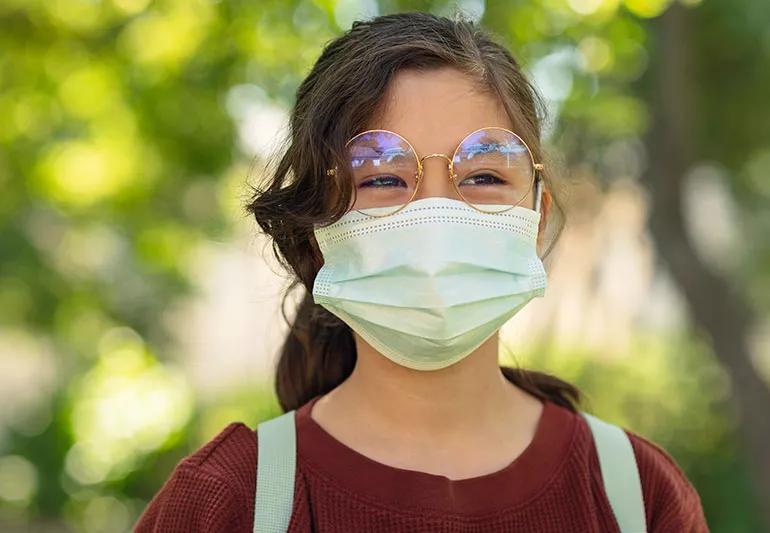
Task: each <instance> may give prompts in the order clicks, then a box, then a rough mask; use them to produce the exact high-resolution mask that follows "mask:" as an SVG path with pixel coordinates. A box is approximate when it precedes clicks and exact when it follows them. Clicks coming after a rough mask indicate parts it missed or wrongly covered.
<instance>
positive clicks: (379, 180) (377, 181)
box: [358, 175, 406, 189]
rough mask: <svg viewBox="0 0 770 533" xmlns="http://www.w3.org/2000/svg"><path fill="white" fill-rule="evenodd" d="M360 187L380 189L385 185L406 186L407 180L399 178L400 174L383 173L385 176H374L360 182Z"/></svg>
mask: <svg viewBox="0 0 770 533" xmlns="http://www.w3.org/2000/svg"><path fill="white" fill-rule="evenodd" d="M358 186H359V187H361V188H363V187H368V188H375V189H380V188H384V187H404V188H406V182H404V180H402V179H401V178H399V177H398V176H392V175H390V176H389V175H383V176H374V177H372V178H366V179H365V180H363V181H362V182H361V183H359V184H358Z"/></svg>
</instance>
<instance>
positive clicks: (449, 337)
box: [312, 197, 546, 370]
mask: <svg viewBox="0 0 770 533" xmlns="http://www.w3.org/2000/svg"><path fill="white" fill-rule="evenodd" d="M380 210H381V209H380V208H370V209H365V210H360V211H363V213H362V212H360V211H350V212H348V213H346V214H345V215H344V216H343V217H341V218H340V219H338V220H337V221H335V222H334V223H332V224H330V225H328V226H324V227H316V228H315V237H316V240H317V242H318V245H319V248H320V250H321V253H322V254H323V258H324V265H323V267H322V268H321V269H320V270H319V272H318V274H317V276H316V279H315V282H314V284H313V291H312V293H313V299H314V301H315V303H317V304H320V305H321V306H323V307H324V308H326V309H327V310H329V311H330V312H331V313H333V314H334V315H336V316H337V317H339V318H340V319H341V320H342V321H344V322H345V323H347V324H348V325H349V326H350V327H351V328H352V329H353V331H355V332H356V333H358V334H359V335H360V336H361V337H362V338H363V339H364V340H365V341H366V342H368V343H369V344H370V345H371V346H372V347H373V348H374V349H376V350H377V351H378V352H380V353H381V354H382V355H384V356H385V357H387V358H388V359H390V360H391V361H393V362H395V363H398V364H400V365H403V366H405V367H408V368H412V369H415V370H437V369H440V368H445V367H447V366H450V365H452V364H454V363H456V362H458V361H460V360H461V359H463V358H464V357H466V356H467V355H469V354H470V353H471V352H473V351H474V350H475V349H476V348H478V347H479V346H480V345H481V344H483V343H484V342H485V341H486V340H487V339H489V338H490V337H491V336H492V335H493V334H494V333H495V332H496V331H497V330H498V329H499V328H500V327H501V326H502V325H503V324H504V323H505V322H506V321H507V320H508V319H509V318H511V317H512V316H513V315H515V314H516V313H517V312H518V311H519V310H521V309H522V308H523V307H524V306H525V305H526V304H527V303H528V302H529V301H530V300H532V298H534V297H537V296H542V295H543V294H544V292H545V286H546V272H545V268H544V266H543V263H542V261H541V260H540V258H539V257H538V255H537V233H538V224H539V222H540V216H541V215H540V213H539V212H536V211H533V210H531V209H528V208H525V207H522V206H516V207H513V208H512V209H509V210H507V211H504V212H502V213H483V212H480V211H478V210H476V209H474V208H473V207H472V206H470V205H468V204H467V203H465V202H463V201H460V200H454V199H451V198H443V197H429V198H424V199H420V200H415V201H413V202H411V203H410V204H409V205H407V206H406V207H405V208H404V209H402V210H401V211H399V212H397V213H395V214H392V215H390V216H385V217H371V216H368V214H375V215H376V214H378V212H379V211H380ZM367 213H368V214H367Z"/></svg>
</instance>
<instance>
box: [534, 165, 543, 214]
mask: <svg viewBox="0 0 770 533" xmlns="http://www.w3.org/2000/svg"><path fill="white" fill-rule="evenodd" d="M542 197H543V179H542V178H541V177H540V172H538V173H537V176H536V177H535V213H539V212H540V202H541V200H542Z"/></svg>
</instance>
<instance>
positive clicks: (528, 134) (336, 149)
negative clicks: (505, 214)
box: [246, 12, 581, 411]
mask: <svg viewBox="0 0 770 533" xmlns="http://www.w3.org/2000/svg"><path fill="white" fill-rule="evenodd" d="M447 66H448V67H453V68H456V69H458V70H460V71H462V72H464V73H466V74H468V75H469V76H471V77H473V78H474V79H475V80H477V82H478V83H479V87H480V88H482V89H483V90H487V91H490V92H491V94H494V95H496V96H497V97H499V98H500V100H501V101H502V103H503V105H504V108H505V110H506V112H507V113H508V115H509V117H510V119H511V120H512V122H513V124H514V125H515V127H516V131H517V133H518V134H519V135H520V136H521V137H522V138H523V139H524V141H525V142H526V143H527V144H528V145H529V147H530V149H531V150H532V152H533V154H534V156H535V158H536V159H537V160H543V158H544V154H543V153H542V152H543V150H542V147H541V143H540V120H539V118H538V117H539V116H538V113H542V115H543V116H544V115H545V106H544V105H543V102H542V101H541V100H540V98H539V96H538V95H537V92H536V91H535V89H534V87H532V85H531V84H530V83H529V82H528V81H527V79H526V77H525V76H524V74H523V73H522V72H521V70H520V67H519V65H518V63H517V61H516V60H515V59H514V58H513V57H512V56H511V54H510V53H509V52H508V50H507V49H506V48H505V47H504V46H502V45H501V44H498V43H497V42H495V41H494V40H493V39H492V37H491V36H490V35H489V34H487V33H486V32H485V31H483V30H481V29H480V28H479V27H478V26H477V25H475V24H474V23H473V22H472V21H469V20H465V19H463V18H462V17H455V19H454V20H453V19H449V18H446V17H440V16H435V15H432V14H428V13H421V12H410V13H398V14H392V15H383V16H378V17H375V18H372V19H370V20H366V21H356V22H354V23H353V24H352V26H351V28H350V30H348V31H347V32H346V33H344V34H343V35H341V36H339V37H337V38H335V39H333V40H332V41H330V42H329V43H328V44H327V45H326V46H325V47H324V49H323V51H322V53H321V55H320V57H319V58H318V60H317V61H316V63H315V65H313V68H312V69H311V71H310V73H309V74H308V75H307V77H306V78H305V79H304V81H303V82H302V83H301V85H300V86H299V89H298V90H297V95H296V102H295V105H294V108H293V110H292V113H291V117H290V124H289V125H290V135H289V138H288V139H287V140H286V144H285V145H284V146H283V147H282V148H281V151H280V157H279V159H278V160H277V164H276V165H275V168H274V170H273V171H271V172H270V174H269V177H270V179H269V181H268V182H267V183H266V184H265V186H264V187H262V188H257V187H252V190H251V197H250V198H249V201H248V204H247V205H246V211H247V212H248V213H250V214H252V215H253V216H254V217H255V218H256V221H257V223H258V224H259V226H260V228H261V229H262V231H264V232H265V233H266V234H267V235H269V236H270V237H271V238H272V246H273V252H274V254H275V256H276V257H277V258H278V260H279V262H280V263H281V264H282V265H283V266H284V267H286V268H287V269H288V270H289V271H290V272H291V273H292V283H291V285H290V287H289V290H291V289H293V288H295V287H297V286H298V285H302V286H304V288H305V294H304V297H303V299H302V301H301V303H300V304H299V308H298V309H297V312H296V315H295V316H294V319H293V320H291V319H289V318H288V317H287V315H286V312H285V307H286V306H285V304H286V301H287V296H288V295H289V291H287V293H286V294H285V295H284V305H283V306H282V310H283V316H284V319H286V321H287V322H288V323H289V325H290V328H291V329H290V332H289V334H288V336H287V338H286V341H285V342H284V345H283V347H282V349H281V354H280V359H279V361H278V366H277V371H276V381H275V385H276V393H277V395H278V400H279V403H280V405H281V407H282V408H283V409H284V410H287V411H288V410H290V409H295V408H297V407H299V406H300V405H302V404H303V403H305V402H306V401H308V400H309V399H311V398H313V397H314V396H316V395H319V394H324V393H326V392H328V391H330V390H332V389H333V388H335V387H336V386H337V385H339V384H340V383H341V382H342V381H344V380H345V379H346V378H347V377H348V376H349V375H350V373H351V372H352V371H353V367H354V366H355V361H356V347H355V342H354V338H353V333H352V330H351V329H350V327H349V326H348V325H347V324H345V323H344V322H342V321H341V320H339V319H338V318H337V317H335V316H334V315H332V314H331V313H330V312H328V311H327V310H325V309H324V308H322V307H321V306H319V305H317V304H315V303H314V302H313V298H312V288H313V282H314V280H315V276H316V273H317V272H318V270H319V269H320V267H321V265H322V264H323V259H322V257H321V254H320V251H319V250H318V246H317V244H316V242H315V239H314V236H313V227H314V225H315V224H319V223H323V224H326V223H330V222H333V221H334V220H336V219H337V218H339V217H340V216H342V215H343V214H344V213H345V212H346V211H347V210H348V206H349V200H350V198H351V196H350V195H351V194H352V190H351V189H352V187H351V183H350V179H349V177H348V176H347V175H346V174H345V172H338V175H337V176H327V175H326V173H325V171H326V169H327V168H330V167H332V166H334V165H338V166H339V168H340V169H344V168H346V165H345V164H344V161H345V157H346V150H345V143H346V142H347V140H348V139H349V138H350V137H351V136H352V135H353V134H354V133H356V132H358V131H362V130H363V129H366V126H367V124H369V123H370V122H371V120H372V119H373V117H375V116H376V114H377V112H378V110H379V109H380V105H381V100H383V98H382V97H383V95H384V93H385V91H386V88H387V86H388V83H389V81H390V80H391V79H392V77H393V75H394V74H395V73H396V72H397V71H398V70H400V69H405V68H411V69H421V70H429V69H431V68H439V67H447ZM543 179H544V183H545V191H544V195H543V200H544V208H543V209H544V211H543V214H544V215H546V209H547V214H548V216H547V217H546V216H544V217H543V221H542V222H541V230H544V225H545V224H546V222H547V226H549V227H551V228H554V227H555V231H554V232H553V234H554V237H553V239H552V240H551V245H550V246H549V247H548V249H547V250H546V252H545V254H544V256H547V255H548V253H549V252H550V250H551V248H552V245H553V243H555V241H556V239H557V238H558V235H559V234H560V232H561V228H562V227H563V216H561V217H560V218H558V219H557V217H556V216H554V215H555V214H558V215H563V211H562V209H561V208H560V205H559V203H558V201H557V199H556V197H554V195H553V192H554V187H553V183H552V172H550V171H549V165H548V164H547V163H546V165H545V171H544V172H543ZM541 233H542V231H541ZM501 372H502V373H503V374H504V375H505V377H506V378H507V379H508V380H509V381H511V382H512V383H514V384H515V385H517V386H519V387H520V388H522V389H524V390H526V391H527V392H529V393H530V394H533V395H535V396H537V397H538V398H540V399H543V400H545V399H548V400H551V401H553V402H555V403H557V404H559V405H562V406H564V407H566V408H568V409H570V410H572V411H575V410H576V406H577V405H578V404H579V403H580V399H581V394H580V391H579V390H578V389H577V388H576V387H575V386H574V385H571V384H570V383H567V382H565V381H563V380H561V379H559V378H557V377H555V376H551V375H548V374H545V373H542V372H536V371H532V370H525V369H522V368H510V367H502V368H501Z"/></svg>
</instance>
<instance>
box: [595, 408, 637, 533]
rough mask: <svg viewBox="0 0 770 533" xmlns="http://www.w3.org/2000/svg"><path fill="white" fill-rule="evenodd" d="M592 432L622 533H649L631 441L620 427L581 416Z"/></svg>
mask: <svg viewBox="0 0 770 533" xmlns="http://www.w3.org/2000/svg"><path fill="white" fill-rule="evenodd" d="M581 414H582V415H583V418H585V419H586V421H587V422H588V426H589V427H590V428H591V433H592V435H593V439H594V443H595V445H596V452H597V454H598V455H599V466H600V468H601V471H602V479H603V480H604V491H605V492H606V493H607V499H608V500H609V502H610V505H611V506H612V511H613V513H614V514H615V519H616V520H617V522H618V525H619V526H620V531H621V533H646V531H647V524H646V520H645V514H644V496H643V494H642V483H641V480H640V479H639V469H638V467H637V464H636V457H635V455H634V449H633V447H632V445H631V441H630V439H629V438H628V435H627V434H626V432H625V431H624V430H623V428H621V427H620V426H617V425H615V424H610V423H609V422H605V421H604V420H601V419H599V418H597V417H595V416H594V415H591V414H589V413H586V412H581Z"/></svg>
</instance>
